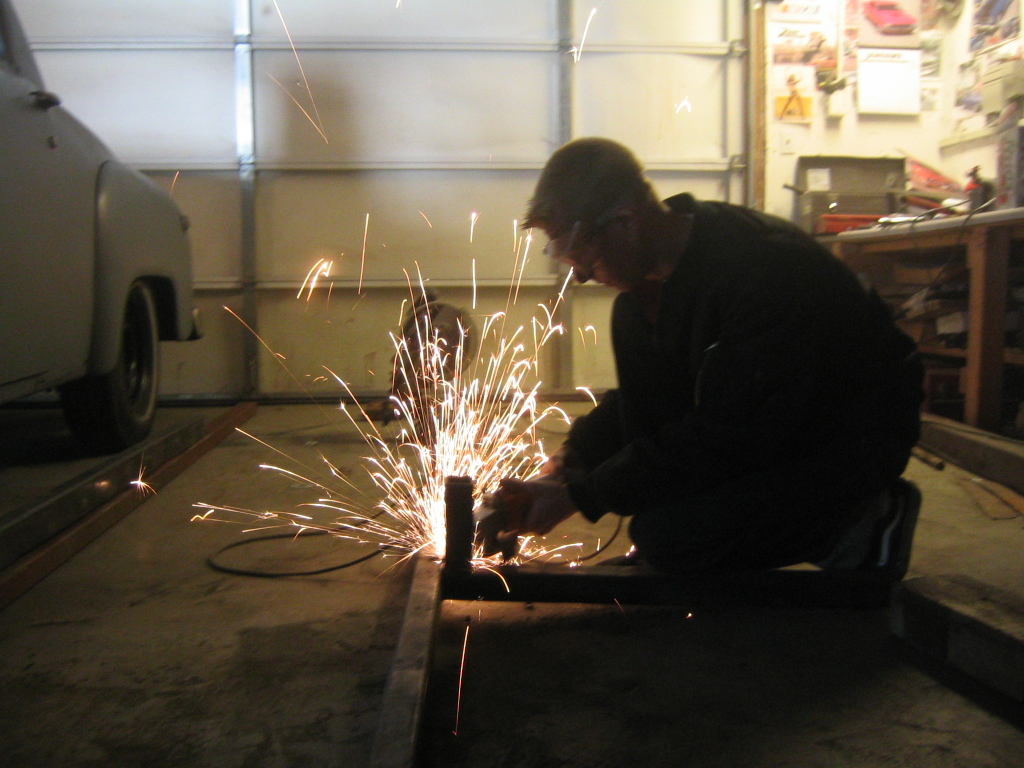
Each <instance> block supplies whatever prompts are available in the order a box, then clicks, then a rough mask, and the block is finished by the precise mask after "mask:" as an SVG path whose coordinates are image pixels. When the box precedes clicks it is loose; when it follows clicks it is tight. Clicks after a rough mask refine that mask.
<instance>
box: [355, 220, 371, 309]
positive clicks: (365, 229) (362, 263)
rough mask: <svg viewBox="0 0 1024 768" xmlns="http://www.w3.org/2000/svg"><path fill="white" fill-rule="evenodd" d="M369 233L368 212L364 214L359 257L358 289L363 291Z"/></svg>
mask: <svg viewBox="0 0 1024 768" xmlns="http://www.w3.org/2000/svg"><path fill="white" fill-rule="evenodd" d="M369 233H370V214H366V224H365V225H364V227H363V254H362V256H360V257H359V290H358V291H357V293H360V294H361V293H362V292H363V268H364V267H365V266H366V236H367V235H368V234H369Z"/></svg>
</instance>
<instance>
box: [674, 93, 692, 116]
mask: <svg viewBox="0 0 1024 768" xmlns="http://www.w3.org/2000/svg"><path fill="white" fill-rule="evenodd" d="M683 107H686V111H687V112H693V107H692V106H690V97H689V96H686V97H685V98H684V99H683V100H682V101H680V102H679V103H678V104H676V114H677V115H678V114H679V112H680V111H681V110H682V109H683Z"/></svg>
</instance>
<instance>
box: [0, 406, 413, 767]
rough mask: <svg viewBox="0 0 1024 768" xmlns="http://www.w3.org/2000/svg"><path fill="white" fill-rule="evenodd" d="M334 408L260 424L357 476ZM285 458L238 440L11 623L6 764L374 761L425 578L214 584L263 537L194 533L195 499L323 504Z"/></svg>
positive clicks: (0, 680) (268, 417) (88, 552)
mask: <svg viewBox="0 0 1024 768" xmlns="http://www.w3.org/2000/svg"><path fill="white" fill-rule="evenodd" d="M329 411H330V409H328V412H327V414H326V415H325V412H321V411H320V410H319V409H316V408H294V407H293V408H275V407H264V408H262V409H260V411H259V412H258V414H257V415H256V417H255V418H254V419H252V420H251V421H250V422H248V424H247V425H246V426H245V428H246V429H247V430H248V431H250V432H252V433H253V434H254V435H257V436H259V437H260V438H261V439H263V440H266V441H267V442H270V443H272V444H274V445H276V446H277V447H279V448H281V449H282V450H284V451H285V452H287V453H288V454H289V455H291V456H293V457H295V458H296V459H298V460H299V461H301V462H303V463H306V464H308V465H311V466H313V465H314V464H315V463H316V462H317V461H318V456H317V451H318V450H321V449H322V450H324V452H325V453H326V454H327V455H329V456H331V458H332V460H334V461H335V462H336V463H338V464H339V465H341V466H346V463H347V462H348V461H349V460H350V459H351V460H355V459H356V458H358V455H361V454H360V453H359V452H357V450H356V448H357V444H356V443H354V442H352V441H353V440H354V439H357V436H356V435H355V434H354V432H353V430H352V429H351V428H349V429H348V430H344V429H338V428H337V427H335V426H333V425H332V424H331V423H330V422H331V421H332V416H333V414H332V413H329ZM325 423H326V424H327V426H325ZM272 457H274V455H273V454H272V452H271V451H269V450H268V449H267V448H265V447H263V446H261V445H259V444H258V443H255V442H254V441H252V440H251V439H249V438H246V437H243V436H242V435H237V434H236V435H234V436H232V437H230V438H228V439H227V440H226V441H224V442H223V443H222V444H221V445H220V446H219V447H218V448H216V449H214V450H213V451H212V452H211V453H209V454H207V456H205V457H204V458H203V459H202V460H201V461H200V462H199V463H198V464H196V465H195V466H193V467H192V468H190V469H189V470H188V471H186V473H185V474H183V475H182V476H180V477H179V478H178V479H177V480H176V481H174V482H173V483H172V484H171V485H170V486H169V487H167V488H166V489H165V490H163V491H162V492H160V493H159V494H157V495H156V496H152V497H150V498H149V499H148V500H147V501H146V502H145V503H144V504H142V505H141V506H140V507H139V508H137V509H136V510H135V511H134V512H132V513H131V514H130V515H129V516H128V517H127V518H126V519H125V520H123V521H122V522H120V523H119V524H118V525H116V526H115V527H114V528H112V529H111V530H110V531H108V532H107V533H106V534H104V535H103V536H102V537H101V538H100V539H98V540H96V541H95V542H93V543H92V544H91V545H89V546H88V547H87V548H86V549H84V550H83V551H82V552H80V553H79V554H78V555H76V556H75V557H74V558H73V559H71V560H70V561H69V562H67V563H66V564H65V565H63V566H62V567H61V568H59V569H58V570H57V571H55V572H54V573H53V574H51V575H50V576H49V577H48V578H46V579H45V580H44V581H42V582H41V583H40V584H38V585H37V586H36V587H35V588H33V589H32V590H31V591H29V592H28V593H27V594H25V595H24V596H22V597H21V598H20V599H18V600H17V601H16V602H14V603H13V604H12V605H10V606H9V607H7V608H6V609H5V610H3V611H2V612H0V690H3V695H2V697H0V765H4V766H8V765H9V766H26V767H27V766H58V765H59V766H93V765H95V766H143V765H145V766H205V765H209V766H218V768H220V767H222V766H293V765H309V766H345V767H348V766H356V765H362V764H365V762H366V761H367V759H368V756H369V749H370V742H371V739H372V736H373V732H374V728H375V725H376V720H377V703H378V701H379V699H380V696H381V694H382V692H383V688H384V684H385V681H386V676H387V673H388V671H389V669H390V662H391V655H392V653H393V649H394V645H395V642H396V640H397V633H398V629H399V626H400V621H401V617H402V610H403V608H404V600H405V594H406V591H407V589H408V575H409V574H408V569H406V568H396V567H394V566H395V561H394V560H390V561H384V560H383V559H382V558H375V559H373V560H370V561H368V562H365V563H362V564H360V565H357V566H355V567H352V568H349V569H346V570H341V571H335V572H333V573H328V574H324V575H321V576H316V577H304V578H284V579H255V578H244V577H238V576H230V575H225V574H222V573H217V572H214V571H212V570H210V569H209V568H208V567H207V566H206V563H205V560H206V558H207V556H208V555H211V554H213V553H214V552H216V551H217V550H219V549H220V548H221V547H223V546H224V545H226V544H229V543H231V542H234V541H237V540H239V539H241V538H243V537H245V534H244V533H243V526H241V525H228V524H220V523H213V522H202V523H199V522H190V518H191V517H192V515H193V514H194V513H195V512H196V511H197V510H195V509H193V508H192V505H193V504H194V503H196V502H209V503H212V504H231V505H236V506H241V507H247V508H251V509H257V510H259V509H267V508H290V507H291V506H293V505H294V504H297V503H302V502H306V501H310V500H312V499H314V498H315V496H316V495H315V494H314V493H311V492H310V490H309V489H308V488H306V487H305V486H302V485H300V484H299V483H297V482H292V481H288V480H286V479H283V478H281V477H280V476H275V475H273V474H272V473H268V472H261V471H260V470H259V469H258V468H257V465H258V464H259V463H260V462H264V461H268V460H270V459H271V458H272ZM274 459H275V462H276V463H282V464H283V463H284V460H283V459H282V458H281V457H280V456H276V457H274ZM0 480H2V477H0ZM366 552H367V549H366V547H364V546H359V545H356V544H353V543H349V542H343V541H340V540H332V539H330V538H328V537H316V538H309V539H300V540H298V541H291V540H287V539H286V540H283V541H280V540H279V541H269V542H266V543H263V544H258V545H255V547H254V548H252V549H248V548H242V549H236V550H232V551H231V552H230V553H227V555H226V556H225V558H224V561H225V562H227V563H229V564H231V565H234V566H237V567H247V568H260V569H269V570H279V569H287V568H290V569H309V570H312V569H314V568H317V567H323V566H327V565H331V564H336V563H342V562H346V561H348V560H350V559H353V558H355V557H358V556H361V555H363V554H365V553H366Z"/></svg>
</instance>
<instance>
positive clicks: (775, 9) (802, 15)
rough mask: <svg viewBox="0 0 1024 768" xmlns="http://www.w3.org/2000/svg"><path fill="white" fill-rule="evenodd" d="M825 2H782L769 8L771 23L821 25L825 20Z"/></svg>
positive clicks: (810, 0) (792, 0) (816, 0)
mask: <svg viewBox="0 0 1024 768" xmlns="http://www.w3.org/2000/svg"><path fill="white" fill-rule="evenodd" d="M823 5H824V0H804V1H803V2H801V0H782V2H780V3H773V4H771V5H769V6H768V13H769V16H768V19H769V21H782V22H797V23H804V22H806V23H811V24H820V23H821V22H822V21H823V20H824V16H823V14H824V8H823Z"/></svg>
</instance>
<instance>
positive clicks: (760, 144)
mask: <svg viewBox="0 0 1024 768" xmlns="http://www.w3.org/2000/svg"><path fill="white" fill-rule="evenodd" d="M764 14H765V8H764V3H763V2H761V0H755V1H754V2H753V3H752V4H751V8H750V11H749V18H748V26H749V30H750V32H749V41H750V43H749V48H750V55H749V57H748V59H747V75H748V76H747V84H748V85H747V97H748V98H747V112H748V123H747V126H748V128H747V146H748V151H747V178H746V182H747V201H746V202H747V205H750V206H752V207H754V208H756V209H758V210H759V211H763V210H764V207H765V158H766V156H767V150H768V139H767V130H768V129H767V126H766V118H765V110H766V109H767V105H766V98H767V88H768V81H767V77H766V72H767V66H766V62H765V46H766V45H767V43H766V40H765V27H764Z"/></svg>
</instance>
